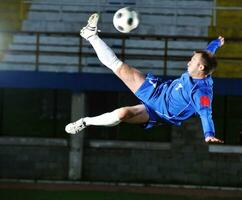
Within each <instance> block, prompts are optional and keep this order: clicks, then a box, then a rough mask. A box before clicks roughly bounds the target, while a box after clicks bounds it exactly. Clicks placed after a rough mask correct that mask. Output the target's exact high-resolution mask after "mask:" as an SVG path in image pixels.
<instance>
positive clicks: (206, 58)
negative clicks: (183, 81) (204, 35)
mask: <svg viewBox="0 0 242 200" xmlns="http://www.w3.org/2000/svg"><path fill="white" fill-rule="evenodd" d="M195 53H199V54H201V61H202V64H203V65H204V73H205V74H206V75H208V74H211V73H213V71H214V70H215V69H216V67H217V59H216V57H215V55H214V54H212V53H210V52H208V51H205V50H198V51H195Z"/></svg>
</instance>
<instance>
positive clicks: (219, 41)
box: [206, 36, 224, 54]
mask: <svg viewBox="0 0 242 200" xmlns="http://www.w3.org/2000/svg"><path fill="white" fill-rule="evenodd" d="M223 45H224V37H223V36H219V37H218V39H216V40H213V41H212V42H210V43H209V44H208V46H207V48H206V50H207V51H209V52H211V53H212V54H215V52H216V50H217V49H218V48H219V47H221V46H223Z"/></svg>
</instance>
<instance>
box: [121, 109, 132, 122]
mask: <svg viewBox="0 0 242 200" xmlns="http://www.w3.org/2000/svg"><path fill="white" fill-rule="evenodd" d="M117 112H118V117H119V119H120V120H121V121H124V120H126V119H128V118H130V117H132V112H130V110H129V109H128V107H123V108H119V109H117Z"/></svg>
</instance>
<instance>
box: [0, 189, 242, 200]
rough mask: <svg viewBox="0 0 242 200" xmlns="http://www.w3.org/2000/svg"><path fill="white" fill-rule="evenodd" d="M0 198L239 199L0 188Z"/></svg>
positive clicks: (94, 199) (7, 199) (70, 199)
mask: <svg viewBox="0 0 242 200" xmlns="http://www.w3.org/2000/svg"><path fill="white" fill-rule="evenodd" d="M0 199H1V200H30V199H31V200H77V199H85V200H239V199H240V200H241V199H242V198H239V197H238V198H237V197H230V198H228V197H202V196H197V195H196V196H189V197H188V196H177V195H164V194H147V193H145V194H141V193H125V192H103V191H102V192H101V191H99V192H97V191H63V190H57V191H53V190H36V189H34V190H27V189H25V190H20V189H19V190H16V189H14V190H13V189H0Z"/></svg>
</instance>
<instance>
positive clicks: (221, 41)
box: [218, 36, 224, 47]
mask: <svg viewBox="0 0 242 200" xmlns="http://www.w3.org/2000/svg"><path fill="white" fill-rule="evenodd" d="M218 39H219V40H220V47H221V46H223V45H224V37H223V36H219V37H218Z"/></svg>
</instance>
